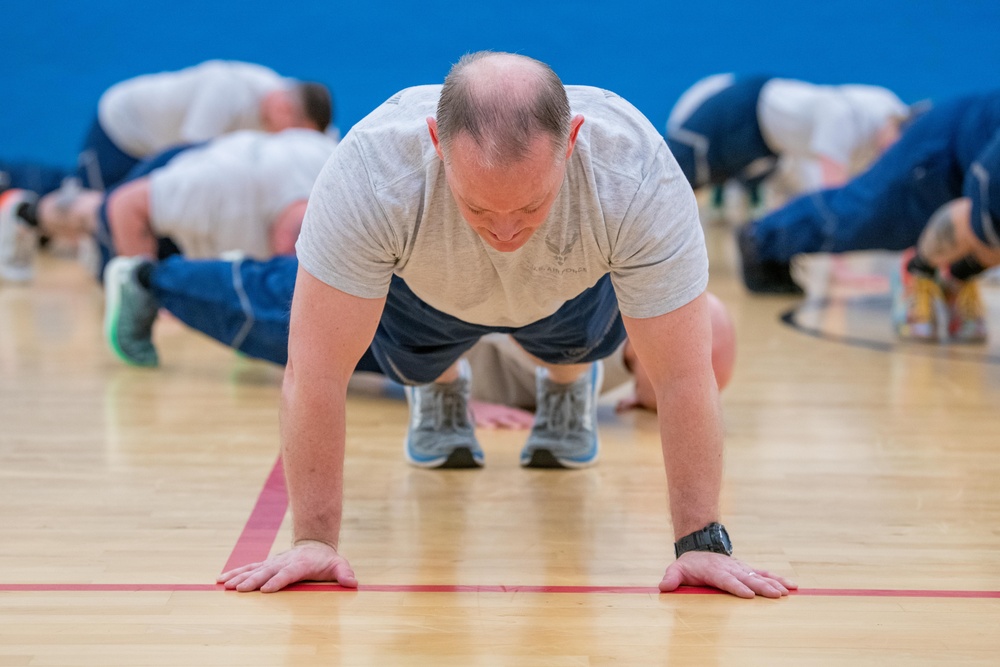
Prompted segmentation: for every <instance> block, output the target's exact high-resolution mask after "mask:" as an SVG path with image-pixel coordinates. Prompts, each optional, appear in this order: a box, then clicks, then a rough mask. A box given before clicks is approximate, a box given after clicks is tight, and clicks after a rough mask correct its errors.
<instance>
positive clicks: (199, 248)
mask: <svg viewBox="0 0 1000 667" xmlns="http://www.w3.org/2000/svg"><path fill="white" fill-rule="evenodd" d="M336 145H337V142H336V140H334V139H333V138H332V137H329V136H327V135H325V134H323V133H321V132H316V131H314V130H306V129H288V130H284V131H283V132H278V133H276V134H269V133H266V132H255V131H251V130H245V131H243V132H235V133H232V134H228V135H226V136H224V137H220V138H218V139H215V140H214V141H212V142H210V143H208V144H206V145H205V146H202V147H199V148H192V149H189V150H187V151H184V152H183V153H181V154H180V155H178V156H177V157H175V158H174V159H173V160H171V161H170V162H169V163H168V164H167V165H166V166H164V167H162V168H160V169H157V170H155V171H153V172H152V173H151V174H150V176H149V179H150V222H151V223H152V226H153V230H154V231H155V232H156V233H157V235H160V236H169V237H171V238H172V239H173V240H174V241H175V242H176V243H177V245H178V246H179V247H180V249H181V251H182V252H183V253H184V254H185V255H187V256H188V257H192V258H199V257H217V256H218V255H219V254H220V253H223V252H227V251H230V250H240V251H242V252H244V253H246V254H247V255H249V256H251V257H255V258H258V259H266V258H268V257H270V256H271V255H272V254H273V252H272V249H271V244H270V240H269V231H270V228H271V225H272V224H273V223H274V221H275V219H276V218H277V217H278V215H279V214H280V213H281V212H282V211H283V210H284V209H285V208H286V207H287V206H288V205H289V204H291V203H293V202H295V201H297V200H303V199H307V198H308V197H309V192H310V190H311V189H312V186H313V183H314V182H315V181H316V176H317V175H318V174H319V172H320V170H321V169H322V168H323V164H324V163H325V162H326V161H327V159H328V158H329V157H330V154H331V153H332V152H333V149H334V148H335V147H336Z"/></svg>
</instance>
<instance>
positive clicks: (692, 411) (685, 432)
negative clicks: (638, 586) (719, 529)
mask: <svg viewBox="0 0 1000 667" xmlns="http://www.w3.org/2000/svg"><path fill="white" fill-rule="evenodd" d="M705 382H706V380H701V381H700V383H699V384H701V385H704V384H705ZM681 384H684V385H687V386H684V387H682V386H681ZM681 384H677V385H676V388H674V389H666V390H664V391H660V392H658V393H659V395H658V400H657V403H658V406H657V412H658V414H659V415H660V437H661V439H662V443H663V464H664V467H665V469H666V474H667V485H668V488H669V493H670V515H671V519H672V521H673V526H674V538H675V539H678V538H680V537H683V536H685V535H687V534H689V533H692V532H694V531H696V530H700V529H701V528H704V527H705V526H706V525H707V524H709V523H711V522H713V521H717V520H718V519H719V494H720V491H721V487H722V459H723V457H722V418H721V412H720V407H719V401H718V392H717V391H715V390H714V388H712V387H709V386H696V387H695V389H694V390H693V391H692V389H691V386H690V385H691V384H692V383H681Z"/></svg>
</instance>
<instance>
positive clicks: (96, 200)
mask: <svg viewBox="0 0 1000 667" xmlns="http://www.w3.org/2000/svg"><path fill="white" fill-rule="evenodd" d="M102 201H104V194H103V193H102V192H99V191H97V190H80V191H79V192H77V193H76V194H75V195H74V196H73V197H72V198H70V199H68V200H67V199H66V198H65V197H64V196H63V195H62V194H61V193H60V191H59V190H56V191H55V192H51V193H49V194H47V195H45V196H44V197H42V198H41V199H40V200H39V201H38V214H37V215H38V226H39V228H40V229H41V231H42V233H43V234H45V235H46V236H49V237H52V238H53V239H68V240H71V241H75V240H77V239H79V238H80V237H81V236H85V235H88V234H92V233H94V231H95V230H96V229H97V210H98V209H99V208H100V206H101V202H102Z"/></svg>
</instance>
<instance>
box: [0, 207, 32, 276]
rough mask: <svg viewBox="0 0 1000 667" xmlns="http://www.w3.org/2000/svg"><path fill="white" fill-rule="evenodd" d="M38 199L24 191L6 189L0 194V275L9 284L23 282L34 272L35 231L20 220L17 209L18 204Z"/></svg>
mask: <svg viewBox="0 0 1000 667" xmlns="http://www.w3.org/2000/svg"><path fill="white" fill-rule="evenodd" d="M36 199H38V198H37V197H36V196H35V193H33V192H28V191H27V190H18V189H13V190H7V191H5V192H4V193H3V194H2V195H0V278H2V279H3V280H6V281H8V282H12V283H26V282H28V281H30V280H31V279H32V278H33V277H34V275H35V253H36V252H37V248H38V232H37V230H36V229H35V228H34V227H32V226H30V225H28V224H27V223H26V222H24V221H23V220H21V218H20V217H18V215H17V211H18V209H19V208H21V205H22V204H26V203H31V202H33V201H35V200H36Z"/></svg>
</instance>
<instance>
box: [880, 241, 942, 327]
mask: <svg viewBox="0 0 1000 667" xmlns="http://www.w3.org/2000/svg"><path fill="white" fill-rule="evenodd" d="M912 256H913V255H912V253H908V254H906V255H904V256H903V265H902V268H901V269H900V270H899V272H898V273H896V274H894V275H893V280H892V324H893V327H894V328H895V330H896V335H897V336H899V337H900V338H902V339H904V340H914V341H920V342H925V343H934V342H937V341H938V340H939V338H940V336H939V334H938V323H939V322H940V321H941V318H940V317H939V315H940V313H941V311H942V310H943V308H944V294H943V293H942V291H941V287H940V285H938V283H937V280H936V279H935V278H933V277H930V276H926V275H923V274H920V273H914V272H910V271H908V270H907V265H908V263H909V260H910V258H911V257H912Z"/></svg>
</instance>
